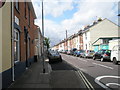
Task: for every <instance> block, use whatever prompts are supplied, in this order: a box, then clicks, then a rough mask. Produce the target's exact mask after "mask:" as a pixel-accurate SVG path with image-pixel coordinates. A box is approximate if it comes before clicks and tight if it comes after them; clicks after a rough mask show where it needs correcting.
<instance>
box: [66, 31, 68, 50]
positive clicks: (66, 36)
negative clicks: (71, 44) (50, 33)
mask: <svg viewBox="0 0 120 90" xmlns="http://www.w3.org/2000/svg"><path fill="white" fill-rule="evenodd" d="M66 49H68V45H67V30H66Z"/></svg>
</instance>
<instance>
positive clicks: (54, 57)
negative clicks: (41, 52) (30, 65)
mask: <svg viewBox="0 0 120 90" xmlns="http://www.w3.org/2000/svg"><path fill="white" fill-rule="evenodd" d="M48 59H49V63H52V62H54V61H56V62H57V61H60V62H62V57H61V55H60V54H59V52H58V51H53V50H51V51H49V53H48Z"/></svg>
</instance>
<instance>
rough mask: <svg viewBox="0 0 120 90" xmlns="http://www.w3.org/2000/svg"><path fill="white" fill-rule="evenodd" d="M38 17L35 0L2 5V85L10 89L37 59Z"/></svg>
mask: <svg viewBox="0 0 120 90" xmlns="http://www.w3.org/2000/svg"><path fill="white" fill-rule="evenodd" d="M35 19H36V14H35V12H34V8H33V5H32V2H19V0H17V1H16V2H14V3H12V2H5V3H4V6H3V7H1V8H0V20H1V21H0V25H1V26H0V36H2V39H1V38H0V50H1V51H2V52H0V75H2V88H7V87H8V86H9V85H10V84H11V83H12V81H14V80H16V79H17V78H18V77H19V76H20V75H21V74H22V73H23V72H24V71H25V70H26V68H27V67H29V66H30V65H31V64H32V63H33V62H34V56H35V52H34V50H35V49H34V48H35V43H34V41H35V37H34V36H35V34H34V33H35V30H36V29H37V28H36V26H35V24H34V20H35Z"/></svg>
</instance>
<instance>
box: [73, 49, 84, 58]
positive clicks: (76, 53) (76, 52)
mask: <svg viewBox="0 0 120 90" xmlns="http://www.w3.org/2000/svg"><path fill="white" fill-rule="evenodd" d="M82 52H84V50H77V51H75V53H74V55H75V56H77V57H79V56H80V55H81V53H82Z"/></svg>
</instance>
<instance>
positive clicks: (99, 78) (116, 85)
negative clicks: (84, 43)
mask: <svg viewBox="0 0 120 90" xmlns="http://www.w3.org/2000/svg"><path fill="white" fill-rule="evenodd" d="M61 55H62V59H63V60H65V61H66V62H67V63H69V64H70V65H72V66H74V67H76V68H78V69H79V70H81V71H82V72H83V73H84V75H85V76H86V77H87V79H88V80H89V81H90V82H91V83H93V84H94V82H95V83H97V84H98V85H100V86H101V87H103V88H107V87H109V88H111V89H118V90H120V64H119V65H114V64H113V63H112V62H110V61H104V62H101V61H100V60H92V59H85V58H80V57H75V56H70V55H65V54H61ZM95 87H96V85H95Z"/></svg>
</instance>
